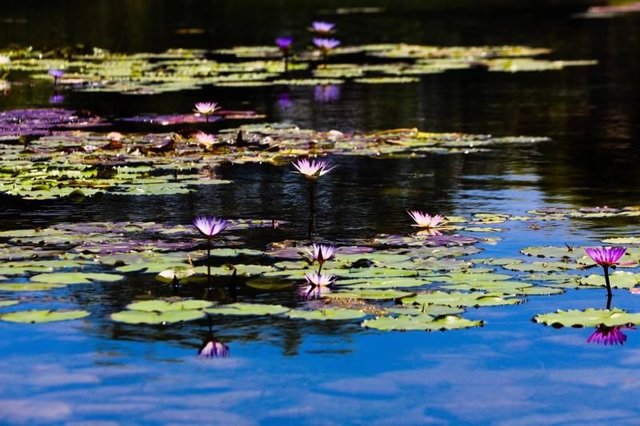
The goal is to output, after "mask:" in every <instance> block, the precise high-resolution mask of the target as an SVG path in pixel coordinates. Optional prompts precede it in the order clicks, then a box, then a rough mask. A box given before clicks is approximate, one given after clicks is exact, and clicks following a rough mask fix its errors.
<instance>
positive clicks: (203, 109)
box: [193, 102, 220, 121]
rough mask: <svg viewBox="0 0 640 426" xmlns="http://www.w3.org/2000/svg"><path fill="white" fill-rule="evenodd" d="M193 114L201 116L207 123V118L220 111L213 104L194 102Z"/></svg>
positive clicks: (215, 104)
mask: <svg viewBox="0 0 640 426" xmlns="http://www.w3.org/2000/svg"><path fill="white" fill-rule="evenodd" d="M194 106H195V109H194V110H193V112H195V113H198V114H202V115H204V116H205V118H206V120H207V121H209V116H210V115H211V114H213V113H214V112H216V111H217V110H219V109H220V107H219V106H218V104H217V103H215V102H196V104H195V105H194Z"/></svg>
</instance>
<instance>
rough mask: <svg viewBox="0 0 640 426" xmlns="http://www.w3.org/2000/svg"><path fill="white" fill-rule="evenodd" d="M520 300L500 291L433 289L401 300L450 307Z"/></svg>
mask: <svg viewBox="0 0 640 426" xmlns="http://www.w3.org/2000/svg"><path fill="white" fill-rule="evenodd" d="M521 302H522V300H520V299H518V298H514V297H504V295H503V294H500V293H496V294H493V293H484V292H473V293H460V292H451V293H446V292H443V291H434V292H432V293H421V294H418V295H416V296H413V297H407V298H405V299H403V300H402V303H403V304H405V305H411V304H418V305H430V304H433V305H446V306H452V307H465V306H473V307H480V306H500V305H516V304H518V303H521Z"/></svg>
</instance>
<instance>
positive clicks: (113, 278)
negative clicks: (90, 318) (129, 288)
mask: <svg viewBox="0 0 640 426" xmlns="http://www.w3.org/2000/svg"><path fill="white" fill-rule="evenodd" d="M124 278H125V277H124V276H123V275H117V274H107V273H97V272H52V273H50V274H38V275H34V276H32V277H31V281H32V282H36V283H48V284H89V283H93V282H111V283H113V282H117V281H121V280H124Z"/></svg>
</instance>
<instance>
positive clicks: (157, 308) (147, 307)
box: [127, 299, 213, 312]
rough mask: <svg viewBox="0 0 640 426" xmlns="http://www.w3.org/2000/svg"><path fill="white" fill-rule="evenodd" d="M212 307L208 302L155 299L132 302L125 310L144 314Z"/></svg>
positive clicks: (211, 303)
mask: <svg viewBox="0 0 640 426" xmlns="http://www.w3.org/2000/svg"><path fill="white" fill-rule="evenodd" d="M212 305H213V302H209V301H208V300H197V299H184V300H172V299H155V300H144V301H142V302H134V303H130V304H128V305H127V309H131V310H136V311H145V312H169V311H183V310H192V309H204V308H208V307H210V306H212Z"/></svg>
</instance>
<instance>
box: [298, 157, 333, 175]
mask: <svg viewBox="0 0 640 426" xmlns="http://www.w3.org/2000/svg"><path fill="white" fill-rule="evenodd" d="M329 166H330V164H329V162H328V161H325V160H307V159H306V158H301V159H300V160H298V161H296V162H294V163H293V167H295V168H296V169H298V171H299V172H300V173H302V174H303V175H304V176H305V177H306V178H307V179H317V178H319V177H320V176H323V175H325V174H327V173H329V172H330V171H331V170H333V169H334V168H335V166H334V167H329Z"/></svg>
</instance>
